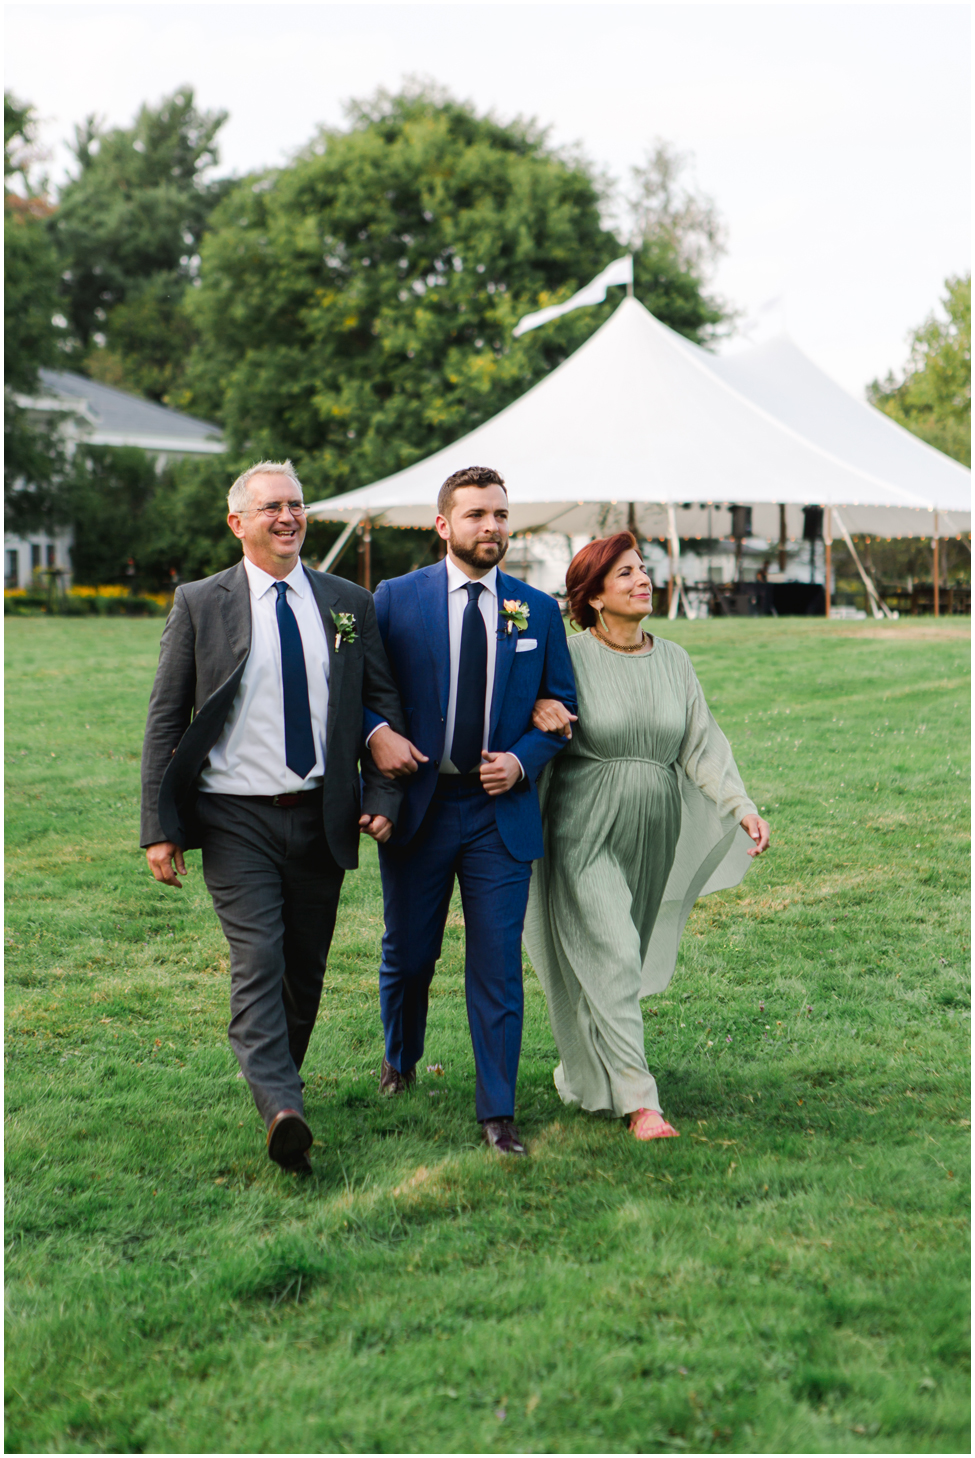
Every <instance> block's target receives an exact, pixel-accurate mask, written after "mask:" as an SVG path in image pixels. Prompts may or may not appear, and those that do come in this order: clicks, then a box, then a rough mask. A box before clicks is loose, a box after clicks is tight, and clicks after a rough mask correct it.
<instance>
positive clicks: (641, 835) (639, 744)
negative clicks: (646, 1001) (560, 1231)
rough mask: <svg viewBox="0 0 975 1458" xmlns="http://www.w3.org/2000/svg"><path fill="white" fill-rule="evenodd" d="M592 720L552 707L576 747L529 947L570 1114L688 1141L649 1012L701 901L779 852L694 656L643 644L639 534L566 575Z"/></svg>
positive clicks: (584, 701) (545, 805) (535, 883)
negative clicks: (652, 1037)
mask: <svg viewBox="0 0 975 1458" xmlns="http://www.w3.org/2000/svg"><path fill="white" fill-rule="evenodd" d="M566 588H567V591H568V594H569V604H570V613H571V616H572V619H573V621H574V622H575V623H576V624H577V625H578V626H579V627H580V628H581V629H582V630H583V631H582V632H580V633H577V634H576V635H575V636H573V637H570V639H569V651H570V653H571V655H572V665H573V668H574V669H575V676H576V685H577V687H578V693H579V715H578V721H577V722H576V724H575V729H574V731H573V728H572V723H571V716H570V715H569V714H568V713H567V711H566V710H565V709H564V708H563V707H562V705H561V704H558V703H556V702H555V701H554V700H539V702H538V704H537V705H536V707H535V723H536V725H537V727H539V728H541V729H546V730H549V731H552V730H561V732H563V733H565V734H566V736H567V737H568V738H570V741H571V742H570V743H569V744H567V745H566V747H565V749H564V750H563V751H562V753H561V754H559V755H558V756H557V758H556V759H554V760H553V761H552V762H551V764H550V765H549V766H548V767H547V769H546V771H545V778H544V779H543V782H542V784H541V787H540V788H541V794H542V812H543V824H544V830H545V855H544V859H542V860H540V861H536V862H535V866H534V870H533V874H532V883H531V892H530V896H529V903H528V915H527V918H526V921H525V944H526V946H527V948H528V952H529V955H530V957H531V960H532V964H533V966H534V968H535V971H536V973H537V974H538V978H539V981H540V982H541V984H542V986H543V988H544V989H545V996H546V998H547V1000H548V1008H549V1017H550V1019H551V1023H552V1032H553V1033H554V1035H555V1042H556V1045H557V1047H558V1050H559V1054H560V1056H561V1060H562V1061H561V1063H560V1064H559V1065H558V1067H557V1068H556V1070H555V1084H556V1087H557V1088H558V1091H559V1094H560V1095H561V1097H562V1099H563V1101H564V1102H565V1103H568V1104H581V1105H582V1107H583V1108H584V1109H588V1110H590V1111H592V1112H598V1111H606V1112H610V1113H613V1114H617V1115H623V1116H626V1115H628V1116H629V1121H630V1129H631V1131H632V1133H633V1134H634V1135H635V1136H636V1138H637V1139H659V1138H667V1137H672V1136H674V1135H675V1134H676V1133H677V1132H678V1131H677V1130H676V1129H673V1128H672V1127H671V1125H670V1124H668V1123H667V1121H666V1120H665V1119H664V1117H663V1113H662V1112H661V1108H660V1100H659V1097H658V1094H657V1085H656V1082H655V1080H654V1077H653V1074H652V1073H651V1072H650V1069H649V1067H648V1065H647V1056H646V1050H645V1047H644V1037H643V1018H642V1015H641V1012H640V998H641V997H643V996H647V995H648V994H649V993H651V992H661V991H663V989H664V988H665V987H666V986H667V984H668V982H669V981H670V978H671V976H672V974H673V971H674V966H675V964H676V960H677V948H678V944H679V942H680V936H681V932H682V931H683V928H684V923H685V922H686V920H687V917H688V915H689V914H690V910H691V907H692V906H693V904H694V901H695V899H696V898H697V897H698V896H699V895H701V894H703V893H704V892H707V891H712V890H717V889H719V888H720V887H725V886H734V885H737V884H738V882H739V881H740V880H741V878H742V876H743V875H744V873H745V870H746V869H747V867H748V865H749V864H750V859H749V858H750V857H752V856H756V855H760V854H761V853H762V851H763V850H764V849H765V847H766V846H767V845H768V840H769V827H768V825H767V824H766V822H765V821H764V820H763V819H762V818H761V817H760V816H759V814H758V811H757V810H756V807H755V805H754V804H753V803H752V801H751V800H750V799H749V798H748V794H747V792H746V790H745V787H744V785H743V784H742V781H741V776H740V775H739V773H738V770H737V768H736V766H735V761H734V758H733V757H732V753H731V747H730V745H729V744H728V741H727V739H726V738H725V737H724V735H723V734H722V732H721V730H720V729H719V728H718V726H717V724H716V723H715V720H714V718H713V716H712V714H711V712H710V710H709V709H708V706H707V704H706V703H705V700H704V694H703V692H702V690H701V685H700V684H699V683H698V681H697V676H696V675H695V673H694V670H693V668H692V667H691V661H690V659H689V658H688V656H687V654H686V653H685V651H684V649H683V648H679V647H678V646H677V644H676V643H672V642H670V641H669V640H667V639H665V638H654V637H651V636H649V635H648V634H647V633H645V632H644V631H643V628H642V622H643V619H644V618H645V617H646V616H647V614H648V613H649V611H650V605H651V583H650V578H649V575H648V573H647V571H646V569H645V567H644V565H643V562H642V560H641V557H640V554H639V552H638V551H637V548H636V541H635V539H634V537H633V536H632V535H631V534H630V533H629V532H620V533H617V534H616V535H615V536H612V537H606V538H602V539H600V540H598V541H595V542H591V543H590V544H589V545H588V546H587V547H584V548H583V550H582V551H581V552H579V553H577V555H576V556H575V557H574V558H573V560H572V562H571V564H570V566H569V570H568V572H567V573H566Z"/></svg>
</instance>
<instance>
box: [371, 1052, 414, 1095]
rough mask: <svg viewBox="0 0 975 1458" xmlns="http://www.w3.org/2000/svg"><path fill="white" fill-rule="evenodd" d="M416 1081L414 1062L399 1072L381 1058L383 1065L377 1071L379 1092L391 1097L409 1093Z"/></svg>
mask: <svg viewBox="0 0 975 1458" xmlns="http://www.w3.org/2000/svg"><path fill="white" fill-rule="evenodd" d="M415 1083H416V1064H414V1065H413V1067H412V1068H407V1069H406V1071H405V1073H400V1071H399V1069H398V1068H394V1067H393V1066H392V1064H391V1063H387V1062H386V1060H385V1058H384V1059H383V1066H382V1069H381V1070H380V1073H379V1092H380V1093H381V1094H386V1096H387V1097H388V1098H393V1097H394V1095H395V1094H401V1093H409V1091H410V1089H411V1088H412V1087H413V1086H414V1084H415Z"/></svg>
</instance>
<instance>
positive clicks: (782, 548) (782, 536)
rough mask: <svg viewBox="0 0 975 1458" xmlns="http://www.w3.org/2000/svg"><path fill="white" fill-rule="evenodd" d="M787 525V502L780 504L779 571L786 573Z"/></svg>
mask: <svg viewBox="0 0 975 1458" xmlns="http://www.w3.org/2000/svg"><path fill="white" fill-rule="evenodd" d="M785 527H786V523H785V502H784V501H783V502H781V503H780V504H779V571H780V572H784V571H785V564H786V555H785V548H786V540H787V538H786V530H785Z"/></svg>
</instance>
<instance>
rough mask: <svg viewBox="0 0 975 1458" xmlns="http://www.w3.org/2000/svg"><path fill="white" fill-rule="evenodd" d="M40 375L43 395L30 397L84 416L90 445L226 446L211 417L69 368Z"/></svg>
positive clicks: (190, 449) (203, 450)
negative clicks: (203, 417) (201, 417)
mask: <svg viewBox="0 0 975 1458" xmlns="http://www.w3.org/2000/svg"><path fill="white" fill-rule="evenodd" d="M40 378H41V384H42V386H43V389H44V392H45V398H44V399H34V400H32V401H31V404H32V405H33V407H34V408H35V409H40V410H43V409H44V408H45V407H47V408H50V407H51V405H53V404H54V403H55V402H57V403H58V404H59V405H61V408H65V407H67V408H68V409H69V410H73V411H74V412H75V413H77V415H78V416H79V417H80V419H81V420H83V421H84V422H86V424H87V426H88V428H87V429H86V430H85V431H84V435H85V438H86V439H87V440H88V441H90V443H91V444H92V445H114V446H139V447H141V448H142V449H143V450H149V451H171V452H173V453H183V454H194V455H195V454H202V455H210V454H217V453H219V452H221V451H224V450H225V449H226V446H225V444H224V441H223V438H222V436H221V434H220V427H219V426H217V425H213V424H211V422H210V421H208V420H198V419H197V418H196V417H195V416H193V415H184V414H183V412H182V411H181V410H170V409H169V407H168V406H166V405H157V404H156V403H155V402H154V401H152V400H142V399H140V398H139V396H138V395H130V394H129V392H128V391H127V390H117V389H115V387H114V386H112V385H102V384H99V383H98V381H97V380H89V379H88V378H87V377H86V376H85V375H76V374H73V373H72V372H71V371H70V370H41V372H40Z"/></svg>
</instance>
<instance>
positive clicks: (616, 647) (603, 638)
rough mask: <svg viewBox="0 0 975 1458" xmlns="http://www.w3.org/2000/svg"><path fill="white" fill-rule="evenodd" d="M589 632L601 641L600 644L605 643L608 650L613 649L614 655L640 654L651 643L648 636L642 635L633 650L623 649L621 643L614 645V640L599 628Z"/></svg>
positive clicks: (591, 629)
mask: <svg viewBox="0 0 975 1458" xmlns="http://www.w3.org/2000/svg"><path fill="white" fill-rule="evenodd" d="M589 631H590V633H591V634H592V635H593V637H594V638H598V639H599V641H600V643H605V644H606V647H607V648H612V650H613V652H614V653H639V652H640V650H641V648H645V647H646V646H647V643H648V642H649V639H648V637H647V634H646V633H641V634H640V641H639V643H634V645H633V647H632V648H623V647H621V646H620V644H619V643H614V642H613V640H612V638H609V637H607V636H606V634H605V633H601V632H600V631H599V629H598V628H596V627H592V628H590V629H589Z"/></svg>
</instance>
